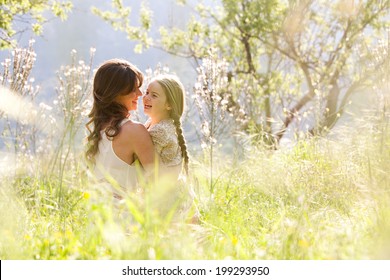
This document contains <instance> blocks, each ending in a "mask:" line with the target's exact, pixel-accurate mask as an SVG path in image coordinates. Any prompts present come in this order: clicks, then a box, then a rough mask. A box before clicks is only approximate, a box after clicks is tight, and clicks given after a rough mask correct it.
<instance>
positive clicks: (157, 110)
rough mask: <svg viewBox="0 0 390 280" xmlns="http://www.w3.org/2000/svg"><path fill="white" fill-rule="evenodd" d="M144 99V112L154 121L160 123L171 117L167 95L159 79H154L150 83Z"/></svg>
mask: <svg viewBox="0 0 390 280" xmlns="http://www.w3.org/2000/svg"><path fill="white" fill-rule="evenodd" d="M142 101H143V103H144V112H145V114H146V115H148V116H149V117H150V118H151V119H152V122H154V123H158V122H159V121H161V120H163V119H166V118H168V117H169V111H168V109H169V105H168V103H167V97H166V95H165V92H164V90H163V88H162V87H161V85H160V84H159V83H158V82H157V81H153V82H151V83H150V84H149V85H148V88H147V90H146V93H145V95H144V96H143V99H142Z"/></svg>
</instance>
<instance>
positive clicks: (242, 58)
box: [103, 0, 389, 146]
mask: <svg viewBox="0 0 390 280" xmlns="http://www.w3.org/2000/svg"><path fill="white" fill-rule="evenodd" d="M183 2H184V3H186V1H178V3H179V4H183ZM121 3H122V2H121ZM186 5H190V4H188V3H186ZM125 9H127V8H125V7H117V11H114V12H112V13H110V18H111V19H112V18H115V20H116V22H115V23H114V24H113V23H112V21H111V19H110V18H106V17H103V19H105V20H106V21H108V22H111V23H112V24H113V26H114V27H116V28H118V27H119V29H120V30H122V31H124V32H126V33H127V34H129V38H130V39H132V40H137V41H139V42H140V44H142V45H143V46H144V47H145V48H147V47H150V46H153V47H158V48H163V49H164V50H166V51H167V52H168V53H173V54H176V55H178V56H183V57H187V58H191V59H193V60H195V64H196V65H201V60H202V59H204V58H205V57H207V55H208V51H209V49H213V48H215V49H217V51H218V52H219V53H220V55H221V57H222V59H224V60H226V61H227V62H228V63H229V67H230V69H231V71H230V74H229V81H230V84H229V86H228V88H229V90H230V94H231V97H232V98H231V101H232V102H230V103H229V105H231V106H232V107H230V108H229V109H230V110H231V111H232V112H235V113H238V112H239V111H240V110H242V111H245V112H246V113H247V122H245V124H244V123H241V129H240V130H244V131H246V132H248V133H253V132H254V131H256V133H258V134H259V137H257V139H263V140H264V141H265V142H266V144H267V145H271V146H272V145H273V146H276V145H277V144H278V143H279V141H280V140H281V139H282V138H283V137H285V135H286V134H287V132H288V131H289V132H290V133H295V134H296V135H297V137H301V136H300V135H308V134H310V135H320V134H323V133H328V132H329V131H330V130H331V129H332V128H333V127H334V125H335V124H336V123H337V122H338V121H339V119H340V117H341V116H342V115H343V114H344V112H345V110H346V109H347V105H348V103H349V101H350V99H351V96H352V95H353V94H355V93H356V92H359V91H362V90H371V89H372V86H373V85H374V84H375V81H377V80H380V79H382V78H383V72H381V71H378V69H380V68H381V67H382V66H383V65H384V64H386V63H387V62H388V61H389V52H388V48H387V50H386V49H385V50H384V52H382V51H378V52H377V51H376V50H379V45H380V44H381V41H382V40H383V41H385V42H386V41H387V39H386V38H387V37H388V34H386V33H387V31H386V28H387V27H388V25H389V20H388V18H389V1H388V0H365V1H361V2H359V3H355V2H354V1H331V2H329V1H288V2H286V1H279V0H272V1H269V0H256V1H248V0H240V1H233V0H226V1H214V2H212V3H210V4H208V5H206V4H204V3H203V2H199V3H197V4H196V6H195V7H194V9H191V7H190V9H191V11H192V13H191V14H190V16H189V17H188V21H187V23H186V24H185V26H180V27H176V26H173V27H170V28H169V27H166V26H160V27H155V28H158V30H159V32H160V38H154V35H152V34H154V33H153V32H152V31H153V25H152V24H151V23H153V13H152V11H149V12H147V13H145V8H142V11H143V12H142V15H141V18H142V20H141V22H144V21H145V17H144V16H145V15H147V17H149V20H147V23H148V24H146V25H145V24H140V25H134V24H129V21H128V20H129V19H128V15H127V14H126V15H124V14H121V10H125ZM119 23H123V24H122V25H120V24H119ZM135 31H136V32H135ZM152 37H153V38H152ZM142 50H143V48H141V46H137V51H142ZM373 50H374V51H373ZM378 53H379V55H378ZM373 54H375V58H373ZM370 57H371V59H370ZM221 98H223V96H221Z"/></svg>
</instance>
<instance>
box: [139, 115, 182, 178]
mask: <svg viewBox="0 0 390 280" xmlns="http://www.w3.org/2000/svg"><path fill="white" fill-rule="evenodd" d="M150 122H151V120H150V119H149V120H148V121H147V122H146V123H145V127H146V128H147V129H148V131H149V133H150V136H151V137H152V141H153V144H154V148H155V151H156V152H157V154H158V155H159V159H160V163H162V166H161V167H162V168H164V169H166V171H167V172H173V174H176V176H177V178H178V177H179V175H180V172H181V168H182V155H181V148H180V146H179V141H178V139H177V134H176V127H175V125H174V123H173V120H172V119H166V120H162V121H160V122H159V123H157V124H153V125H151V124H150Z"/></svg>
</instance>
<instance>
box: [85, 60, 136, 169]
mask: <svg viewBox="0 0 390 280" xmlns="http://www.w3.org/2000/svg"><path fill="white" fill-rule="evenodd" d="M142 82H143V74H142V72H141V71H140V70H139V69H138V68H137V67H136V66H134V65H132V64H131V63H129V62H128V61H126V60H121V59H111V60H108V61H106V62H104V63H103V64H102V65H101V66H100V67H99V69H98V70H97V72H96V74H95V77H94V81H93V106H92V110H91V112H90V113H89V115H88V117H89V118H90V120H89V121H88V123H87V124H86V127H87V129H88V131H89V135H88V137H87V150H86V152H85V156H86V158H87V160H88V161H89V162H90V163H94V162H95V155H96V154H97V152H98V149H99V148H98V147H99V141H100V140H101V138H102V137H101V134H100V132H101V131H102V130H103V128H104V132H105V134H106V135H107V137H109V138H112V137H115V136H116V135H118V133H119V130H120V123H121V121H122V120H123V119H124V118H126V117H127V116H128V115H129V112H128V110H127V109H126V107H125V106H123V105H121V104H119V103H117V102H116V101H115V100H114V99H115V98H116V97H117V96H120V95H127V94H129V93H130V92H133V91H135V90H136V89H137V88H139V87H141V85H142Z"/></svg>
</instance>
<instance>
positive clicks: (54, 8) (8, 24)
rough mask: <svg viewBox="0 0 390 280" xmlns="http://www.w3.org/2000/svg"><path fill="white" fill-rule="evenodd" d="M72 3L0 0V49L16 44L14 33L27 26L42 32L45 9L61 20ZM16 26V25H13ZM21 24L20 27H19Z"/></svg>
mask: <svg viewBox="0 0 390 280" xmlns="http://www.w3.org/2000/svg"><path fill="white" fill-rule="evenodd" d="M72 7H73V4H72V2H71V1H63V0H45V1H28V0H3V1H1V2H0V49H4V48H11V47H15V46H16V42H15V40H14V39H13V37H14V35H15V34H17V33H19V32H23V28H24V27H25V26H27V28H30V29H31V30H32V31H33V32H34V33H35V34H37V35H40V34H41V33H42V28H43V24H44V22H45V20H46V18H45V17H44V16H43V14H44V13H45V11H51V13H52V14H53V15H54V16H56V17H59V18H60V19H61V20H65V19H66V18H67V14H68V13H69V12H70V11H71V9H72ZM15 26H18V27H15ZM21 26H22V27H21Z"/></svg>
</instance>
